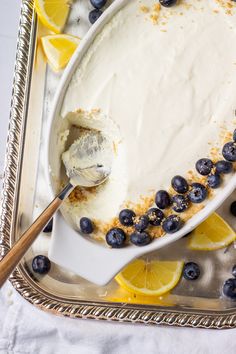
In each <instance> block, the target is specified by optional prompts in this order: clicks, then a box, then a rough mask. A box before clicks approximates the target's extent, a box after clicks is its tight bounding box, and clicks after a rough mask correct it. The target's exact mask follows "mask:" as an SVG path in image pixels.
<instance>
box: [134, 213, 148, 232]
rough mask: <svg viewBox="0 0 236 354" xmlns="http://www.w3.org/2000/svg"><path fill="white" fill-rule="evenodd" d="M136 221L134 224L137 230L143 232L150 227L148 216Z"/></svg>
mask: <svg viewBox="0 0 236 354" xmlns="http://www.w3.org/2000/svg"><path fill="white" fill-rule="evenodd" d="M136 219H137V220H135V224H134V227H135V230H137V231H143V230H145V229H146V228H147V227H148V224H149V219H148V217H147V216H146V215H142V216H140V217H138V218H136Z"/></svg>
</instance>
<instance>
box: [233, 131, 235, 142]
mask: <svg viewBox="0 0 236 354" xmlns="http://www.w3.org/2000/svg"><path fill="white" fill-rule="evenodd" d="M233 141H235V142H236V129H234V132H233Z"/></svg>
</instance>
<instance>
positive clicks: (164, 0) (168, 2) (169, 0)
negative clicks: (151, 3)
mask: <svg viewBox="0 0 236 354" xmlns="http://www.w3.org/2000/svg"><path fill="white" fill-rule="evenodd" d="M159 2H160V4H161V5H162V6H165V7H171V6H173V5H175V4H176V3H177V0H159Z"/></svg>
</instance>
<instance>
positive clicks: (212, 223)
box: [189, 213, 236, 251]
mask: <svg viewBox="0 0 236 354" xmlns="http://www.w3.org/2000/svg"><path fill="white" fill-rule="evenodd" d="M235 239H236V234H235V232H234V230H233V229H232V228H231V227H230V226H229V225H228V224H227V223H226V222H225V221H224V220H223V219H222V218H221V217H220V216H219V215H218V214H216V213H214V214H212V215H211V216H210V217H209V218H208V219H206V220H205V221H203V223H201V224H200V225H199V226H198V227H197V228H196V229H195V230H194V231H193V232H192V234H191V236H190V237H189V248H190V249H192V250H199V251H211V250H217V249H219V248H223V247H226V246H228V245H229V244H230V243H232V242H233V241H234V240H235Z"/></svg>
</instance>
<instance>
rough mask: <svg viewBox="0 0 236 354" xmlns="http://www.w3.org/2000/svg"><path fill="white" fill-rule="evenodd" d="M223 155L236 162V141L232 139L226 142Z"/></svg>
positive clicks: (226, 158)
mask: <svg viewBox="0 0 236 354" xmlns="http://www.w3.org/2000/svg"><path fill="white" fill-rule="evenodd" d="M222 155H223V156H224V158H225V160H227V161H231V162H235V161H236V143H235V142H233V141H231V142H229V143H226V144H225V145H224V146H223V149H222Z"/></svg>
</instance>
